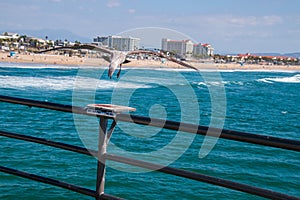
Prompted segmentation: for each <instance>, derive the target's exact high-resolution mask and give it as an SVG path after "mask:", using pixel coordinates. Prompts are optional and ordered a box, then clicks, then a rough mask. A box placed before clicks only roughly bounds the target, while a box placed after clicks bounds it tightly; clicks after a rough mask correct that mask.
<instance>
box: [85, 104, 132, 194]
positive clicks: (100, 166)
mask: <svg viewBox="0 0 300 200" xmlns="http://www.w3.org/2000/svg"><path fill="white" fill-rule="evenodd" d="M86 111H87V113H89V114H92V115H96V116H97V117H98V118H99V136H98V152H97V160H98V161H97V179H96V200H100V199H101V195H103V194H104V184H105V170H106V169H105V168H106V165H105V162H106V159H105V154H106V150H107V146H108V143H109V140H110V137H111V135H112V133H113V131H114V129H115V127H116V125H117V121H116V118H117V115H118V114H120V113H121V112H124V111H126V112H128V111H135V108H131V107H126V106H118V105H112V104H89V105H87V107H86ZM109 119H111V120H112V123H111V125H110V128H109V130H107V125H108V120H109Z"/></svg>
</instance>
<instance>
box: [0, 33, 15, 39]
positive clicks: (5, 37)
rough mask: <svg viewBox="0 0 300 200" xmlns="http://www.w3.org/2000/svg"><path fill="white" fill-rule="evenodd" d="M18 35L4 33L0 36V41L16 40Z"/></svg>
mask: <svg viewBox="0 0 300 200" xmlns="http://www.w3.org/2000/svg"><path fill="white" fill-rule="evenodd" d="M19 37H20V35H19V34H18V33H10V32H4V33H2V34H1V35H0V39H18V38H19Z"/></svg>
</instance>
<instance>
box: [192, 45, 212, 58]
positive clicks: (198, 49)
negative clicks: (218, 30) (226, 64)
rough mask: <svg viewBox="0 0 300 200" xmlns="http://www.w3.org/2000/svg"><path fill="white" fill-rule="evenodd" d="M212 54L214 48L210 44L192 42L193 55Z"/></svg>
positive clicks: (205, 55)
mask: <svg viewBox="0 0 300 200" xmlns="http://www.w3.org/2000/svg"><path fill="white" fill-rule="evenodd" d="M213 55H214V48H213V47H212V46H211V45H210V44H201V43H199V44H194V46H193V56H195V57H208V56H213Z"/></svg>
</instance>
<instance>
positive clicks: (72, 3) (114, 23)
mask: <svg viewBox="0 0 300 200" xmlns="http://www.w3.org/2000/svg"><path fill="white" fill-rule="evenodd" d="M0 8H1V12H0V30H1V31H2V30H42V29H53V30H66V31H70V32H72V33H74V34H76V35H78V36H83V37H86V38H89V39H90V41H92V38H93V37H95V36H98V35H114V34H118V33H120V32H124V31H127V30H132V29H135V28H142V27H161V28H162V29H158V28H155V29H149V28H148V29H145V31H146V32H147V30H150V31H149V34H148V35H147V38H148V39H149V41H144V42H145V45H154V46H156V45H158V46H159V43H160V41H158V43H157V44H156V43H155V44H151V43H152V42H151V37H154V32H155V31H156V32H157V33H160V34H161V35H163V36H166V37H170V36H169V31H170V30H174V31H178V32H181V33H183V34H185V35H187V36H189V37H190V38H191V39H193V40H194V41H195V42H201V43H210V44H211V45H212V46H213V47H214V48H215V51H216V52H217V53H246V52H252V53H253V52H279V53H290V52H300V12H299V8H300V1H299V0H252V1H246V0H215V1H208V0H205V1H203V0H185V1H175V0H173V1H169V0H165V1H163V0H151V1H143V0H26V1H25V0H24V1H22V0H10V1H1V2H0ZM139 30H140V29H139ZM164 30H168V31H166V32H164ZM161 32H164V33H161ZM21 34H22V33H21ZM130 35H131V36H135V35H134V31H133V32H132V31H131V32H130ZM137 36H138V35H137ZM171 36H172V34H171ZM147 38H146V39H144V40H147ZM51 39H52V38H51ZM71 39H72V38H71ZM152 39H153V38H152ZM171 39H177V38H171Z"/></svg>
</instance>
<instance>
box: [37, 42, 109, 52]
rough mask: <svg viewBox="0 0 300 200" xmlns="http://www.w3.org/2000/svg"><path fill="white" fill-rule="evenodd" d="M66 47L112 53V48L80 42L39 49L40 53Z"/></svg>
mask: <svg viewBox="0 0 300 200" xmlns="http://www.w3.org/2000/svg"><path fill="white" fill-rule="evenodd" d="M64 49H74V50H80V49H87V50H93V51H100V52H102V53H108V54H112V51H111V50H110V49H108V48H106V47H101V46H96V45H92V44H79V45H74V46H65V47H56V48H52V49H46V50H43V51H39V53H44V52H48V51H55V50H64Z"/></svg>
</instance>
